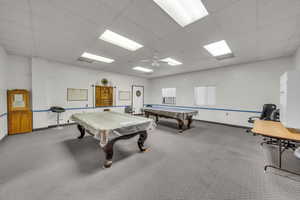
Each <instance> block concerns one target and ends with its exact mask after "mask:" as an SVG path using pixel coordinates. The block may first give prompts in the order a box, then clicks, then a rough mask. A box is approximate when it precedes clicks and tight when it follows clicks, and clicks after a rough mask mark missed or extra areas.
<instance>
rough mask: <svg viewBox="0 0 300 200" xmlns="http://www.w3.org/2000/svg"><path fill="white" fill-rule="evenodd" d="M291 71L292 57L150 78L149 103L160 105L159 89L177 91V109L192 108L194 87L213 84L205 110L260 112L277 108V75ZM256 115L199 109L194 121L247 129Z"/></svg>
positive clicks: (278, 83)
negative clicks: (267, 106)
mask: <svg viewBox="0 0 300 200" xmlns="http://www.w3.org/2000/svg"><path fill="white" fill-rule="evenodd" d="M292 68H293V63H292V58H290V57H288V58H279V59H273V60H268V61H262V62H255V63H250V64H243V65H235V66H230V67H223V68H218V69H212V70H205V71H199V72H193V73H187V74H182V75H175V76H169V77H163V78H157V79H152V80H151V81H150V85H151V97H152V98H151V102H152V103H154V104H161V103H162V98H161V88H164V87H176V88H177V100H176V101H177V102H176V103H177V105H178V106H195V105H194V94H193V93H194V92H193V91H194V87H195V86H206V85H215V86H216V87H217V92H216V93H217V94H216V95H217V103H216V105H214V106H204V107H206V108H221V109H234V110H241V111H261V109H262V105H263V104H265V103H275V104H277V105H279V94H280V93H279V85H280V82H279V81H280V76H281V75H282V74H283V73H284V72H285V71H287V70H290V69H292ZM256 115H259V114H256V113H251V112H237V111H229V110H225V111H224V110H205V109H200V110H199V114H198V116H197V119H200V120H207V121H214V122H220V123H227V124H234V125H241V126H249V125H250V124H248V123H247V119H248V117H249V116H256Z"/></svg>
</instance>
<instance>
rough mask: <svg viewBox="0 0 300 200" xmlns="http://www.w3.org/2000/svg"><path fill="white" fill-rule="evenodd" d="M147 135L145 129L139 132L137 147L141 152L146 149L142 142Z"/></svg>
mask: <svg viewBox="0 0 300 200" xmlns="http://www.w3.org/2000/svg"><path fill="white" fill-rule="evenodd" d="M147 137H148V133H147V131H143V132H142V133H141V134H140V137H139V139H138V147H139V149H140V150H141V152H144V151H147V148H145V147H144V143H145V141H146V139H147Z"/></svg>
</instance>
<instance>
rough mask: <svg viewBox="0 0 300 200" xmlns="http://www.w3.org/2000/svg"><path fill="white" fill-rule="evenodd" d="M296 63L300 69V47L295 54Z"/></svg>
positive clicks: (296, 66)
mask: <svg viewBox="0 0 300 200" xmlns="http://www.w3.org/2000/svg"><path fill="white" fill-rule="evenodd" d="M294 65H295V68H296V69H298V70H300V47H299V48H298V50H297V51H296V53H295V55H294Z"/></svg>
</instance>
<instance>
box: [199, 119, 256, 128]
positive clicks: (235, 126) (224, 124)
mask: <svg viewBox="0 0 300 200" xmlns="http://www.w3.org/2000/svg"><path fill="white" fill-rule="evenodd" d="M194 120H195V121H200V122H206V123H210V124H218V125H223V126H230V127H234V128H243V129H249V128H252V127H250V126H241V125H235V124H227V123H221V122H213V121H206V120H200V119H194Z"/></svg>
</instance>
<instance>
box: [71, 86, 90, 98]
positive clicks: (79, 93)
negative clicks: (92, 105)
mask: <svg viewBox="0 0 300 200" xmlns="http://www.w3.org/2000/svg"><path fill="white" fill-rule="evenodd" d="M88 93H89V90H88V89H76V88H68V89H67V100H68V101H87V100H88Z"/></svg>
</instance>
